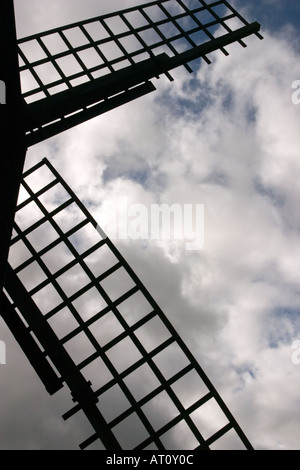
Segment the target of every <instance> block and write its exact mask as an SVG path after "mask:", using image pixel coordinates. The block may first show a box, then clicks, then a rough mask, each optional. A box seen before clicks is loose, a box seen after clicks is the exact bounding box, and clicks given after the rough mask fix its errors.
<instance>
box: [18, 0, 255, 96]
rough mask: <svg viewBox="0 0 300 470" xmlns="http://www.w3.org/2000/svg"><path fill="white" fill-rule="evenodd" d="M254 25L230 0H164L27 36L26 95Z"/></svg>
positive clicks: (23, 60)
mask: <svg viewBox="0 0 300 470" xmlns="http://www.w3.org/2000/svg"><path fill="white" fill-rule="evenodd" d="M248 24H249V23H248V22H247V21H246V20H245V19H244V18H243V17H242V16H241V15H240V14H239V13H238V12H237V11H236V10H235V9H234V8H233V7H232V6H231V5H230V4H229V3H228V2H227V1H225V0H218V1H210V2H206V1H204V0H159V1H153V2H149V3H147V4H143V5H140V6H136V7H132V8H128V9H126V10H123V11H119V12H116V13H111V14H107V15H103V16H99V17H96V18H92V19H89V20H86V21H80V22H78V23H76V24H71V25H68V26H63V27H60V28H57V29H53V30H49V31H45V32H43V33H39V34H36V35H33V36H30V37H26V38H23V39H20V40H19V41H18V47H19V62H20V73H21V82H22V90H23V96H24V98H25V100H26V101H27V102H28V103H29V102H32V101H36V100H40V99H43V98H46V97H49V96H52V95H54V94H56V93H59V92H61V91H64V90H68V89H71V88H73V87H75V86H77V85H78V84H81V83H86V82H90V81H93V80H95V79H96V78H99V77H101V76H104V75H108V74H110V73H112V72H114V71H116V70H119V69H122V68H125V67H127V66H130V65H134V64H137V63H139V62H140V61H141V60H144V59H147V58H153V57H155V56H157V55H158V54H160V53H163V52H164V53H167V54H168V56H169V57H173V56H176V55H179V54H181V53H182V52H184V51H186V50H189V49H193V48H195V47H197V46H199V45H202V44H204V43H206V42H208V41H210V40H212V39H214V38H217V37H219V36H221V35H225V34H228V33H231V32H233V31H236V30H237V29H238V28H240V27H243V26H245V25H248ZM256 34H257V36H259V37H261V36H260V35H259V34H258V33H256ZM238 42H239V43H240V44H241V45H242V46H244V47H245V43H244V42H243V41H242V39H238ZM220 50H221V51H222V52H223V53H224V54H226V55H227V54H228V53H227V52H226V50H225V49H224V48H223V47H222V48H220ZM203 59H204V60H206V61H207V62H208V63H210V60H209V58H208V57H206V56H203ZM185 66H186V68H187V69H188V70H191V69H190V67H189V65H187V64H185ZM166 75H167V76H168V77H169V78H170V75H169V74H168V72H166Z"/></svg>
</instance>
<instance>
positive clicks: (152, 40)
mask: <svg viewBox="0 0 300 470" xmlns="http://www.w3.org/2000/svg"><path fill="white" fill-rule="evenodd" d="M0 22H1V24H0V35H1V36H0V38H1V44H6V45H7V46H6V47H5V48H2V49H1V53H0V67H1V74H2V75H1V76H0V79H1V81H2V83H4V84H5V92H6V96H5V100H4V101H5V104H4V105H1V115H2V116H1V117H2V126H1V140H2V143H3V144H2V149H3V155H4V156H5V158H3V159H2V163H1V164H2V169H1V172H0V175H1V176H0V178H1V200H0V201H1V212H0V214H1V215H0V217H1V221H0V223H1V225H0V226H1V252H0V266H1V271H0V275H1V278H0V280H1V285H2V286H3V288H4V290H3V295H2V298H1V315H2V317H3V319H4V321H5V322H6V324H7V325H8V327H9V329H10V330H11V332H12V334H13V335H14V337H15V338H16V340H17V341H18V343H19V345H20V346H21V348H22V349H23V351H24V353H25V354H26V356H27V358H28V359H29V361H30V363H31V364H32V366H33V367H34V369H35V371H36V373H37V374H38V376H39V377H40V379H41V380H42V382H43V383H44V385H45V388H46V390H47V391H48V392H49V393H50V394H55V393H56V392H57V391H58V390H60V389H61V388H62V387H68V388H69V390H70V393H71V397H72V400H73V402H74V403H73V405H72V406H71V408H70V409H69V410H67V411H66V413H65V414H64V419H69V418H70V417H71V416H73V415H74V414H76V413H78V412H83V413H84V415H85V416H86V418H87V419H88V422H89V423H90V426H91V432H90V435H89V436H87V438H86V439H85V441H84V442H82V443H81V444H80V448H82V449H85V448H89V447H90V446H93V445H95V443H99V442H100V443H101V445H102V446H103V448H104V449H107V450H120V449H139V450H143V449H158V450H161V449H172V448H173V446H174V445H175V444H174V439H175V438H174V436H179V435H181V436H184V438H185V440H186V441H188V442H189V444H188V445H189V446H192V447H188V448H189V449H190V448H193V449H196V450H198V449H214V448H222V446H224V447H225V448H226V447H227V446H228V443H231V444H232V445H233V446H237V447H238V446H239V445H242V446H244V447H245V448H247V449H251V448H252V446H251V444H250V442H249V441H248V439H247V437H246V436H245V434H244V432H243V431H242V429H241V428H240V426H239V425H238V423H237V422H236V420H235V419H234V417H233V416H232V414H231V412H230V411H229V409H228V408H227V406H226V405H225V403H224V401H223V400H222V398H221V397H220V395H219V394H218V392H217V390H216V389H215V388H214V386H213V385H212V383H211V382H210V380H209V379H208V377H207V376H206V374H205V373H204V371H203V370H202V368H201V367H200V365H199V364H198V363H197V361H196V360H195V358H194V357H193V355H192V354H191V352H190V351H189V349H188V348H187V346H186V345H185V343H184V342H183V341H182V339H181V338H180V336H179V335H178V333H177V332H176V330H175V329H174V327H173V326H172V325H171V323H170V321H169V320H168V318H167V317H166V316H165V315H164V313H163V312H162V310H161V309H160V308H159V306H158V305H157V303H156V302H155V300H154V298H153V297H152V295H151V294H150V293H149V292H148V290H147V289H146V287H145V286H144V285H143V284H142V282H141V281H140V279H139V278H138V277H137V276H136V274H135V273H134V271H133V270H132V269H131V267H130V265H129V264H128V263H127V261H126V260H125V259H124V258H123V256H122V255H121V254H120V252H119V251H118V249H117V248H116V246H115V245H114V244H113V243H112V241H111V240H110V239H109V238H108V237H107V236H106V234H105V233H104V232H103V231H102V229H101V228H100V227H99V225H98V223H97V222H96V221H95V220H94V219H93V217H92V216H91V214H90V213H89V212H88V211H87V209H86V208H85V207H84V205H83V204H82V203H81V201H80V200H79V198H78V197H77V196H76V195H75V194H74V192H73V191H72V189H71V188H70V187H69V186H68V184H67V182H66V181H64V179H63V178H62V177H61V176H60V174H59V173H58V172H57V171H56V169H55V168H54V167H53V165H52V164H51V163H50V161H48V160H47V159H43V160H41V161H40V162H39V163H38V164H37V165H35V166H34V167H32V168H31V169H29V170H27V171H26V172H23V166H24V161H25V157H26V150H27V148H28V147H30V146H33V145H35V144H37V143H39V142H41V141H43V140H45V139H48V138H50V137H52V136H55V135H57V134H59V133H61V132H63V131H65V130H67V129H70V128H72V127H74V126H77V125H79V124H80V123H83V122H85V121H87V120H89V119H91V118H94V117H96V116H98V115H100V114H103V113H106V112H108V111H110V110H111V109H113V108H116V107H118V106H121V105H123V104H125V103H129V102H130V101H132V100H134V99H137V98H139V97H141V96H143V95H146V94H148V93H151V92H153V91H154V90H155V86H154V84H153V80H154V79H155V78H158V77H159V76H160V75H162V74H164V75H166V76H167V77H168V78H169V80H173V79H172V76H171V71H172V70H173V69H175V68H177V67H179V66H184V67H185V68H186V69H187V70H188V71H189V72H192V69H191V66H190V63H191V62H192V61H194V60H196V59H199V58H201V59H203V60H205V61H206V62H207V63H208V64H209V63H210V60H209V58H208V57H207V55H208V54H210V53H211V52H214V51H220V52H221V53H223V54H225V55H228V52H227V51H226V46H227V45H229V44H232V43H235V42H237V43H239V44H240V45H241V46H243V47H246V44H245V43H244V41H243V39H244V38H246V37H247V36H249V35H252V34H255V35H256V36H257V37H258V38H260V39H261V38H262V37H261V36H260V34H259V29H260V25H259V24H258V23H251V24H249V23H248V22H247V21H246V20H245V19H244V18H243V17H242V16H241V15H240V14H239V13H238V12H237V11H236V10H235V9H234V8H233V7H232V6H231V5H230V4H229V3H228V2H227V1H213V2H212V1H211V2H206V1H204V0H194V1H193V2H191V1H187V0H158V1H152V2H148V3H146V4H143V5H139V6H134V7H132V8H128V9H126V10H122V11H117V12H114V13H110V14H107V15H103V16H100V17H96V18H91V19H88V20H84V21H80V22H77V23H73V24H70V25H65V26H62V27H60V28H56V29H53V30H49V31H44V32H42V33H39V34H35V35H32V36H30V37H26V38H23V39H20V40H18V41H17V39H16V31H15V21H14V11H13V2H12V1H9V0H3V1H2V2H1V6H0ZM232 25H233V26H232ZM221 30H222V31H221ZM220 31H221V34H220ZM112 50H115V54H114V55H111V51H112ZM32 51H35V53H34V54H33V55H32ZM66 64H69V65H66ZM70 64H72V65H70ZM24 78H26V83H29V86H28V89H26V90H25V91H24V90H22V91H21V81H23V82H24ZM2 101H3V100H2ZM32 178H34V179H35V180H38V181H41V182H42V183H41V184H40V185H39V186H38V187H33V186H32V184H31V180H32ZM44 182H45V183H44ZM20 187H21V188H22V190H23V191H24V192H25V194H26V197H25V198H24V200H23V201H22V202H19V204H17V199H18V194H19V189H20ZM51 192H52V194H54V197H53V198H52V200H51V196H50V199H49V195H51ZM26 214H27V215H28V214H30V217H29V219H30V223H29V225H28V224H27V225H26V226H24V220H25V219H26V220H27V221H28V218H27V217H26ZM34 214H37V215H36V216H35V215H34ZM41 233H42V234H43V236H41ZM46 233H47V236H44V235H45V234H46ZM51 234H54V235H53V236H51ZM82 240H84V241H85V242H84V243H83V242H82ZM8 253H9V262H8V261H7V260H8ZM60 253H63V254H64V256H63V257H62V258H60ZM66 253H67V254H68V262H67V263H66V264H64V265H62V266H59V267H58V264H57V261H58V260H59V259H66V258H65V255H66ZM97 259H100V260H101V262H98V263H96V262H95V260H97ZM53 260H55V262H54V263H53ZM74 273H76V279H81V280H82V281H81V283H80V284H79V285H77V284H75V285H74V284H73V283H72V279H73V278H74ZM112 286H113V287H114V288H113V289H112ZM116 286H118V287H120V292H118V294H117V295H116V294H115V287H116ZM91 296H93V298H95V297H96V298H97V302H96V306H95V305H94V304H93V306H92V307H91V306H90V304H89V299H90V298H91ZM49 299H51V302H50V301H49ZM65 316H67V317H68V318H69V321H68V322H66V323H65V320H64V318H65ZM65 324H66V326H67V327H68V330H67V331H62V326H63V325H65ZM153 332H155V334H154V335H153ZM150 339H151V340H150ZM78 355H79V357H78ZM95 371H96V372H95ZM104 371H105V372H104ZM99 378H101V380H100V383H98V382H97V380H99ZM191 384H192V385H193V387H194V388H195V390H196V393H195V397H194V399H193V401H192V402H189V401H187V400H186V390H187V389H189V388H190V387H191ZM113 400H115V405H114V406H113V407H112V408H113V414H112V413H108V411H107V403H110V402H111V401H113ZM159 401H161V402H163V404H164V406H163V408H164V410H167V411H168V410H172V412H166V413H162V414H161V416H159V419H158V416H157V415H158V414H160V413H158V412H156V410H155V407H156V405H157V403H158V402H159ZM120 403H122V406H119V405H120ZM117 404H118V406H116V405H117ZM116 410H117V411H116ZM212 415H218V418H216V419H214V420H210V416H212ZM207 416H208V417H209V422H208V424H207V423H206V418H205V417H207ZM205 423H206V424H205ZM128 430H129V432H128ZM179 441H180V439H179ZM177 445H178V446H180V445H182V446H184V443H183V442H181V443H180V442H179V443H178V441H177ZM179 448H180V447H179Z"/></svg>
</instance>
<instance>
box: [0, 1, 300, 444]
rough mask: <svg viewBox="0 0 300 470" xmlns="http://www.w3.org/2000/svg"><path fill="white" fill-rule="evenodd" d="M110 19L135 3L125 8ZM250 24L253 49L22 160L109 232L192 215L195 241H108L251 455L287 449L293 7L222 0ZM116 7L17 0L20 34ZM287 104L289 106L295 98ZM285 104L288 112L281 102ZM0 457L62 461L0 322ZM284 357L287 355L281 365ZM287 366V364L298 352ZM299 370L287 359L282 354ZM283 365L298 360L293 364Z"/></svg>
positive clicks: (291, 407)
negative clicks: (126, 215)
mask: <svg viewBox="0 0 300 470" xmlns="http://www.w3.org/2000/svg"><path fill="white" fill-rule="evenodd" d="M121 3H122V7H124V8H126V7H128V6H133V5H137V4H142V3H145V2H143V1H138V0H123V1H122V2H121ZM231 3H232V4H234V5H235V6H236V7H237V9H238V10H239V11H241V13H242V14H243V15H244V16H245V17H246V18H247V19H248V20H249V21H258V22H259V23H261V25H262V31H261V32H262V34H263V36H264V40H263V41H260V40H258V39H257V38H256V37H251V38H248V39H247V40H246V43H247V45H248V47H247V48H246V49H244V48H242V47H241V46H239V45H233V46H231V47H228V51H229V52H230V55H229V57H225V56H224V55H223V54H221V53H216V54H214V55H212V56H211V60H212V64H211V65H209V66H208V65H207V64H206V63H205V62H199V63H197V64H195V66H194V73H193V74H189V73H188V72H187V71H186V70H185V69H178V70H176V71H174V72H173V76H174V78H175V81H174V82H172V83H170V82H169V81H168V80H167V79H166V78H163V77H162V78H161V79H160V80H159V81H157V80H156V81H154V83H155V86H156V88H157V91H156V92H155V93H152V94H150V95H148V96H145V97H143V98H140V99H139V100H137V101H135V102H132V103H129V104H127V105H125V106H123V107H121V108H118V109H116V110H114V111H111V112H110V113H109V114H106V115H105V114H104V115H102V116H100V117H98V118H96V119H94V120H92V121H89V122H88V123H85V124H83V125H81V126H80V127H78V128H76V129H72V130H70V131H68V132H65V133H64V134H61V135H59V136H57V137H55V138H52V139H49V140H48V141H45V142H43V143H41V144H38V145H36V146H35V147H33V148H31V149H30V150H29V152H28V154H27V160H26V168H29V167H31V166H32V165H33V164H34V163H36V162H37V161H39V160H40V159H41V158H42V157H45V156H46V157H48V158H49V160H50V161H51V162H52V163H53V164H54V166H55V167H56V168H57V169H58V170H59V171H60V172H61V174H62V176H63V177H64V178H65V180H66V181H67V182H68V183H69V184H70V185H71V187H72V189H73V190H75V192H76V193H77V195H79V196H80V198H81V199H82V200H83V201H84V202H85V204H86V205H87V207H88V208H89V210H90V212H91V213H92V215H93V216H94V217H95V218H96V220H97V221H98V223H99V224H100V225H101V226H102V227H103V229H104V230H105V231H106V232H107V234H108V236H110V231H111V232H112V231H113V227H112V220H111V219H112V213H113V211H114V210H116V207H118V203H119V202H120V199H121V198H122V197H124V195H126V197H127V201H128V203H129V204H138V203H139V204H144V205H145V207H149V206H150V204H157V203H160V204H161V203H166V204H169V205H171V204H174V203H179V204H193V205H195V204H203V205H204V208H205V210H204V214H205V216H204V226H205V241H204V246H203V248H202V249H200V250H194V251H190V250H186V249H185V248H186V246H185V243H184V241H183V240H171V241H169V240H151V239H150V240H143V241H140V240H133V239H130V237H129V238H128V239H127V240H116V244H117V246H118V248H119V249H120V251H121V252H122V254H124V256H125V257H126V259H127V261H128V262H129V263H130V265H131V266H132V267H133V269H134V270H135V271H136V272H137V274H138V275H139V276H140V277H141V279H142V281H143V282H144V283H145V285H146V286H147V288H148V289H149V291H150V292H151V293H152V295H153V297H154V298H155V300H156V301H157V302H158V304H159V305H160V307H161V308H162V310H163V311H164V312H165V314H166V315H167V317H168V318H169V319H170V320H171V322H172V324H173V325H174V326H175V327H176V328H177V330H178V332H179V333H180V334H181V336H182V337H183V339H184V340H185V342H186V343H187V345H188V346H189V348H190V349H191V351H192V352H193V354H194V355H195V356H196V358H197V359H198V360H199V362H200V364H201V366H202V367H203V368H204V370H205V372H206V373H207V375H208V376H209V378H210V379H211V381H212V382H213V384H214V385H215V386H216V388H217V390H218V391H219V393H220V394H221V396H222V398H223V399H224V400H225V402H226V404H227V405H228V407H229V409H230V410H231V411H232V413H233V415H234V416H235V418H236V419H237V421H238V422H239V424H240V425H241V427H242V429H243V430H244V431H245V433H246V435H247V437H248V438H249V440H250V442H251V443H252V445H253V446H254V448H256V449H268V450H280V449H295V450H298V449H299V448H300V443H299V437H298V436H299V432H300V400H299V386H300V364H299V365H298V364H297V363H296V364H295V363H293V361H292V355H293V353H295V352H296V350H295V349H293V347H292V345H293V343H294V342H295V341H296V340H300V319H299V313H300V307H299V305H300V303H299V301H300V290H299V285H300V276H299V269H298V266H297V259H298V258H300V217H299V209H298V201H299V198H300V189H299V177H300V162H299V149H300V134H299V122H300V104H299V105H297V104H294V103H293V100H292V94H293V93H294V92H295V89H293V88H292V84H293V82H294V81H295V80H300V43H299V34H298V29H299V26H300V24H299V23H300V21H299V18H300V6H299V2H297V0H286V1H285V2H282V1H280V0H262V1H256V2H252V1H250V0H236V1H234V2H233V1H232V2H231ZM120 6H121V5H120V1H117V0H107V1H106V0H102V1H97V0H86V1H85V2H82V1H80V0H53V1H52V2H50V3H49V2H47V4H46V2H44V1H41V0H40V1H38V0H26V1H25V0H15V8H16V19H17V29H18V35H19V37H23V36H26V35H29V34H32V33H36V32H39V31H42V30H44V29H50V28H54V27H56V26H59V25H62V24H67V23H72V22H74V21H77V20H79V19H84V18H89V17H92V16H97V15H100V14H104V13H107V12H110V11H113V10H117V9H119V8H120ZM298 96H299V95H298ZM294 101H295V100H294ZM0 326H1V334H0V339H1V340H3V341H5V342H6V345H7V358H6V359H7V364H6V365H0V375H1V381H0V387H1V401H0V422H1V429H0V448H1V449H76V448H77V446H78V443H79V442H81V438H80V432H79V431H78V430H77V428H76V429H75V428H74V427H72V428H71V424H69V423H68V422H67V423H65V422H63V420H62V419H61V413H62V412H65V411H66V410H65V409H64V408H63V409H62V410H61V409H60V406H62V405H61V404H62V403H63V402H64V398H63V397H59V398H58V399H56V396H53V397H49V396H47V393H46V392H45V391H44V387H43V385H42V384H40V382H39V380H38V378H37V377H36V376H35V373H34V371H32V369H31V367H30V366H29V365H28V364H27V361H26V358H25V357H24V356H23V354H22V352H21V351H20V349H19V347H18V345H16V344H15V342H14V341H13V340H12V339H11V335H10V332H9V331H8V330H7V329H6V327H5V325H4V324H3V322H1V323H0ZM294 357H295V355H294ZM299 357H300V354H299ZM296 359H297V355H296ZM294 362H297V361H294Z"/></svg>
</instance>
